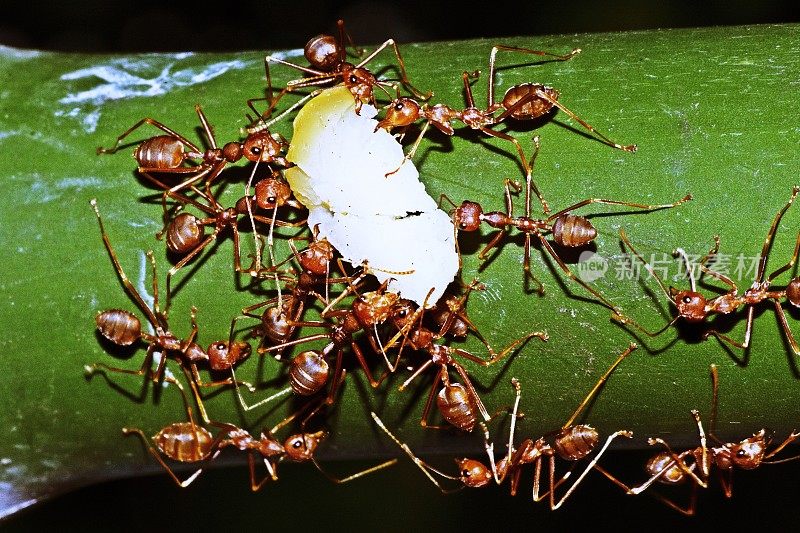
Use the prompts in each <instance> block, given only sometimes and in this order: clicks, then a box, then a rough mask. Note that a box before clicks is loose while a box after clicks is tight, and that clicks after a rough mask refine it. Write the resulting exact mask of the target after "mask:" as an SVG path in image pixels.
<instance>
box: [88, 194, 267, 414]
mask: <svg viewBox="0 0 800 533" xmlns="http://www.w3.org/2000/svg"><path fill="white" fill-rule="evenodd" d="M91 204H92V208H93V209H94V212H95V215H96V216H97V221H98V223H99V224H100V234H101V235H102V237H103V243H104V244H105V247H106V250H107V251H108V254H109V255H110V256H111V261H112V263H113V264H114V268H115V269H116V271H117V274H118V275H119V278H120V280H121V281H122V285H123V286H124V287H125V290H126V292H127V293H128V295H129V296H130V297H131V298H132V299H133V301H134V302H135V303H136V305H137V306H139V308H140V309H141V310H142V312H144V314H145V317H146V318H147V321H148V322H149V323H150V325H151V326H152V328H153V330H154V333H152V334H151V333H146V332H143V331H142V323H141V321H140V320H139V318H137V317H136V315H134V314H133V313H130V312H128V311H125V310H122V309H109V310H106V311H103V312H101V313H99V314H98V315H97V316H96V317H95V322H96V323H97V329H98V331H99V332H100V334H101V335H102V336H103V337H105V338H106V339H107V340H109V341H110V342H112V343H114V344H116V345H117V346H130V345H132V344H134V343H136V342H138V341H140V340H141V341H144V342H146V343H147V352H146V354H145V359H144V361H143V362H142V366H141V367H140V368H139V369H138V370H129V369H124V368H116V367H112V366H108V365H106V364H104V363H95V364H92V365H87V366H86V367H85V370H86V372H87V374H88V375H90V376H91V375H93V374H94V373H95V372H97V371H100V370H102V371H110V372H118V373H122V374H133V375H137V376H143V375H146V376H148V378H147V379H149V380H151V381H152V382H153V383H159V382H161V381H162V380H164V379H165V372H166V361H167V355H173V356H174V357H176V359H177V361H178V363H179V365H180V367H181V370H182V371H183V372H184V374H185V375H186V378H187V379H188V380H189V384H190V385H191V388H192V392H193V393H194V397H195V399H196V401H197V405H198V408H199V409H200V414H201V415H202V417H203V420H204V421H205V422H208V421H209V419H208V415H207V414H206V410H205V407H204V405H203V401H202V397H201V396H200V393H199V391H198V389H197V387H217V386H222V385H233V384H234V380H233V379H230V378H229V379H225V380H221V381H212V382H208V383H206V382H203V381H202V380H201V379H200V374H199V372H198V370H197V364H198V363H203V362H207V363H209V364H210V365H211V366H212V367H213V369H215V370H217V369H224V368H225V367H230V368H232V365H233V364H235V363H236V362H238V361H239V360H241V359H244V358H245V357H247V355H249V353H250V346H249V345H247V344H244V345H242V344H235V345H231V346H232V348H231V346H229V345H222V344H220V343H213V344H212V348H213V349H212V350H210V351H206V350H204V349H203V348H202V347H201V346H200V345H198V344H197V343H196V342H195V339H196V337H197V309H195V308H192V312H191V319H192V332H191V333H190V334H189V337H188V338H186V339H180V338H178V337H177V336H176V335H175V334H174V333H172V331H170V327H169V324H168V323H167V314H166V312H162V311H161V310H160V308H159V305H158V282H157V274H156V263H155V259H154V257H153V253H152V252H148V253H147V257H148V259H149V260H150V263H151V265H152V271H153V307H152V308H151V307H150V306H149V305H147V304H146V303H145V301H144V299H143V298H142V296H141V295H140V294H139V291H137V290H136V288H135V287H134V286H133V284H132V283H131V281H130V279H128V276H127V275H126V274H125V271H124V270H123V269H122V265H120V262H119V259H118V258H117V254H116V252H115V251H114V248H113V247H112V246H111V241H110V240H109V239H108V234H106V231H105V228H104V227H103V219H102V218H101V217H100V211H99V210H98V208H97V201H96V200H94V199H92V201H91ZM155 353H159V354H160V359H159V361H158V366H157V368H156V370H155V372H153V370H152V361H153V358H154V355H155ZM187 367H188V368H189V370H187ZM190 372H191V373H190ZM169 382H171V383H175V384H176V385H177V386H178V387H179V388H180V384H179V383H178V382H177V381H175V380H174V379H172V378H170V380H169ZM242 383H243V384H244V385H245V386H247V387H248V388H250V389H252V385H250V384H249V383H245V382H242ZM237 385H238V382H237Z"/></svg>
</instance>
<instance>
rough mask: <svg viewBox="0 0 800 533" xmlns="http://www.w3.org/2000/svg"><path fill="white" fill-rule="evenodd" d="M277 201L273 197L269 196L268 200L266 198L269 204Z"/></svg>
mask: <svg viewBox="0 0 800 533" xmlns="http://www.w3.org/2000/svg"><path fill="white" fill-rule="evenodd" d="M277 201H278V199H277V198H276V197H275V196H270V197H269V198H267V202H269V203H271V204H274V203H275V202H277Z"/></svg>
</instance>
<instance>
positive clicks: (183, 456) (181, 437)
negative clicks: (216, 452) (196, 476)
mask: <svg viewBox="0 0 800 533" xmlns="http://www.w3.org/2000/svg"><path fill="white" fill-rule="evenodd" d="M213 441H214V437H212V436H211V433H209V432H208V430H207V429H206V428H204V427H202V426H198V425H196V424H193V423H192V422H176V423H174V424H170V425H169V426H167V427H165V428H164V429H162V430H161V431H159V432H158V433H157V434H156V435H155V436H154V437H153V442H155V444H156V447H158V449H159V450H160V451H161V453H163V454H164V455H166V456H167V457H169V458H170V459H174V460H176V461H180V462H183V463H193V462H197V461H201V460H203V459H204V458H205V457H206V456H207V455H208V454H209V453H210V451H211V444H212V443H213Z"/></svg>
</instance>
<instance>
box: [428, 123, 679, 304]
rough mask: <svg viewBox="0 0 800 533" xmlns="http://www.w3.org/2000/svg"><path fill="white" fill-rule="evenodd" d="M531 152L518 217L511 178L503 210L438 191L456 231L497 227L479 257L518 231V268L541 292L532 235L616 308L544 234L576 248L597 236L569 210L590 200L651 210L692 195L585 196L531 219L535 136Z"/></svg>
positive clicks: (563, 266)
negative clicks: (646, 200) (639, 199)
mask: <svg viewBox="0 0 800 533" xmlns="http://www.w3.org/2000/svg"><path fill="white" fill-rule="evenodd" d="M533 141H534V152H533V157H531V160H530V165H529V166H528V173H527V174H526V179H525V215H524V216H522V217H515V216H514V204H513V201H512V198H511V188H512V187H513V188H514V189H516V190H517V191H519V190H520V189H521V186H520V185H519V184H518V183H516V182H514V181H511V180H508V179H507V180H505V201H506V210H505V212H502V211H491V212H484V210H483V208H482V207H481V205H480V204H478V203H477V202H471V201H468V200H465V201H464V202H462V203H461V205H460V206H458V207H456V205H455V203H453V201H452V200H450V198H448V197H447V196H446V195H442V197H441V198H442V199H444V200H447V201H448V202H449V203H450V204H452V205H453V207H454V208H455V209H454V211H453V224H454V226H455V228H456V230H457V231H477V230H478V229H479V228H480V227H481V224H482V223H485V224H488V225H489V226H491V227H493V228H496V229H498V230H499V231H497V232H496V233H495V234H494V235H493V236H492V237H491V239H490V240H489V243H488V244H487V245H486V246H485V247H484V248H483V250H481V252H480V253H479V254H478V257H479V258H480V259H481V260H485V259H486V257H487V255H488V254H489V252H490V251H491V250H492V249H493V248H495V247H497V246H499V245H500V243H501V242H502V240H503V238H504V237H505V235H506V233H507V232H508V230H509V229H510V228H516V229H517V231H520V232H522V233H524V234H525V248H524V250H525V251H524V259H523V263H522V269H523V272H524V275H525V281H526V282H527V280H528V279H529V278H530V279H533V280H534V281H535V282H536V283H537V284H538V286H539V288H538V292H539V293H540V294H542V293H543V292H544V285H543V284H542V282H541V281H539V280H538V279H537V278H536V277H535V276H533V275H532V274H531V264H530V263H531V236H532V235H533V236H535V237H536V238H537V239H538V240H539V242H540V243H541V245H542V249H543V250H544V251H546V252H547V254H548V255H549V256H550V257H551V258H552V259H553V260H554V261H555V262H556V264H557V265H558V266H559V268H561V270H562V271H563V272H564V274H566V275H567V276H568V277H569V278H571V279H572V280H574V281H576V282H577V283H579V284H580V285H581V286H583V288H585V289H586V290H587V291H589V292H590V293H591V294H592V295H593V296H594V297H595V298H597V299H598V300H599V301H600V302H602V303H603V304H604V305H606V306H607V307H609V308H610V309H612V310H614V311H617V307H616V306H615V305H614V304H612V303H611V302H610V301H608V300H607V299H606V298H605V297H604V296H603V295H601V294H600V293H599V292H598V291H597V290H595V289H593V288H592V287H591V286H590V285H589V284H588V283H586V282H585V281H584V280H582V279H581V278H579V277H578V276H576V275H575V274H574V273H573V272H572V271H571V270H570V268H569V267H568V266H567V264H566V263H565V262H564V261H563V260H562V259H561V258H560V257H559V255H558V254H557V253H556V251H555V249H553V246H552V245H551V244H550V242H549V241H548V240H547V239H545V234H547V233H550V234H551V235H552V236H553V240H554V241H555V243H556V244H558V245H559V246H563V247H566V248H579V247H582V246H586V245H587V244H589V243H591V242H592V241H593V240H594V239H595V238H596V237H597V230H596V229H595V228H594V226H593V225H592V223H591V222H590V221H589V219H588V218H586V217H583V216H580V215H574V214H573V213H572V212H573V211H574V210H576V209H578V208H580V207H584V206H587V205H590V204H607V205H621V206H626V207H631V208H635V209H642V210H645V211H654V210H657V209H668V208H672V207H676V206H679V205H681V204H683V203H685V202H688V201H689V200H691V199H692V195H691V194H688V195H686V196H684V197H683V198H681V199H680V200H678V201H677V202H673V203H671V204H661V205H647V204H638V203H633V202H623V201H619V200H604V199H601V198H587V199H585V200H581V201H580V202H577V203H575V204H573V205H571V206H569V207H566V208H564V209H561V210H560V211H557V212H556V213H553V214H551V215H550V216H548V217H547V218H545V219H535V218H532V217H531V203H530V197H531V194H530V193H531V187H532V182H533V180H532V178H531V172H532V171H533V165H534V162H535V161H536V156H537V155H538V153H539V138H538V137H534V139H533Z"/></svg>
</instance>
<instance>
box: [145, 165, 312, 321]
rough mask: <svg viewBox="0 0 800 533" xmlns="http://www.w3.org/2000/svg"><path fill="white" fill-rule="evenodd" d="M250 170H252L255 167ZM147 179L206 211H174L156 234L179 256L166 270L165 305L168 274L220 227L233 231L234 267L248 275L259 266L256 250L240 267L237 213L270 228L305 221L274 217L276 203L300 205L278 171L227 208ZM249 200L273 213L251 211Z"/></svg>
mask: <svg viewBox="0 0 800 533" xmlns="http://www.w3.org/2000/svg"><path fill="white" fill-rule="evenodd" d="M253 170H254V171H255V168H254V169H253ZM149 179H150V180H151V181H152V182H153V183H155V184H156V185H158V186H159V187H162V188H164V189H165V193H164V194H165V195H166V196H168V197H170V198H172V199H174V200H176V201H177V202H179V203H180V204H181V205H182V206H186V205H192V206H194V207H196V208H197V209H198V210H200V211H202V212H203V213H205V214H206V215H207V216H206V217H205V218H200V217H197V216H195V215H193V214H191V213H187V212H182V213H178V214H177V215H175V216H174V217H173V218H172V219H171V220H170V221H169V222H168V223H167V225H166V228H165V229H164V230H163V231H162V232H159V234H158V235H157V237H159V238H160V237H161V236H162V235H166V244H167V250H168V251H169V252H170V253H172V254H175V255H180V256H182V257H181V259H180V260H179V261H178V262H177V263H176V264H175V265H173V267H172V268H170V270H169V272H168V273H167V309H169V305H170V302H171V281H172V276H174V275H175V273H176V272H178V270H180V269H181V268H183V267H184V266H185V265H186V264H188V263H189V262H190V261H191V260H192V259H194V258H195V257H196V256H197V255H198V254H199V253H200V252H202V251H203V249H205V248H206V247H207V246H208V245H209V244H211V243H212V242H214V241H215V240H216V239H217V238H218V237H219V235H220V234H221V233H222V232H223V231H226V230H230V231H231V233H232V235H233V267H234V270H235V271H236V272H249V273H251V275H255V272H257V271H259V270H260V269H261V264H260V254H256V259H255V264H254V265H253V266H251V267H250V268H247V269H245V268H243V267H242V264H241V257H240V254H241V246H240V243H239V229H238V224H239V219H240V217H243V216H247V217H248V218H249V219H250V221H251V223H253V224H255V222H260V223H262V224H267V225H269V226H270V228H272V227H274V226H276V225H277V226H285V227H299V226H302V225H304V224H305V220H302V221H285V220H277V208H278V207H281V206H283V205H289V206H291V207H295V208H298V209H300V208H302V206H301V205H300V204H299V203H297V202H296V201H294V200H291V199H290V198H289V197H290V195H291V189H289V186H288V183H286V182H285V180H283V178H282V177H280V175H272V176H270V177H267V178H264V179H262V180H261V181H259V182H258V183H257V184H256V191H255V195H254V196H252V197H251V196H247V195H245V196H244V197H242V198H240V199H239V200H238V201H237V202H236V204H235V205H234V206H233V207H228V208H224V207H222V205H221V204H220V203H219V202H218V201H217V199H216V198H215V197H214V195H213V194H208V195H206V194H202V195H201V196H202V198H203V199H204V200H205V201H204V202H201V201H198V200H194V199H192V198H190V197H188V196H186V195H184V194H182V193H179V192H175V191H173V190H171V189H169V188H167V187H166V185H164V184H163V183H161V182H160V181H158V180H156V179H154V178H152V177H150V178H149ZM192 189H194V187H192ZM194 190H196V189H194ZM253 203H255V204H256V205H257V206H259V207H261V206H265V208H268V209H272V210H273V216H272V217H266V216H263V215H255V214H253V205H252V204H253ZM166 216H167V211H166V210H165V217H166ZM206 226H211V227H213V231H212V232H211V234H210V235H208V236H206V235H205V227H206ZM270 235H271V233H270Z"/></svg>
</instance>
